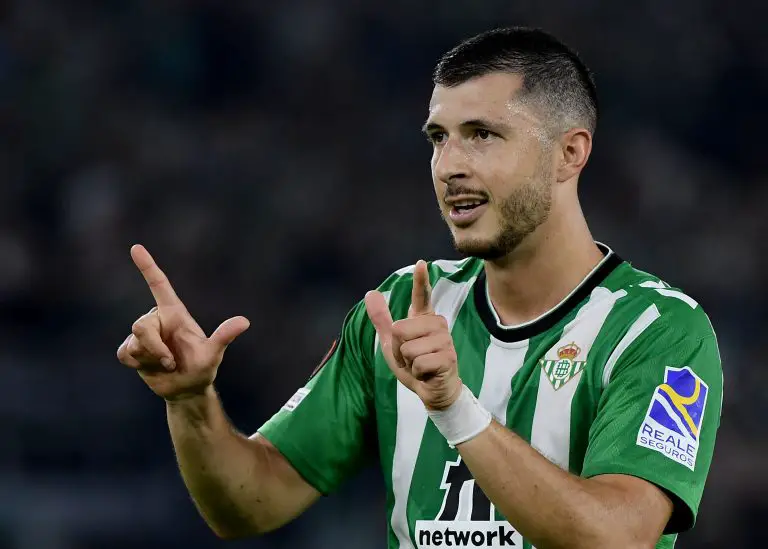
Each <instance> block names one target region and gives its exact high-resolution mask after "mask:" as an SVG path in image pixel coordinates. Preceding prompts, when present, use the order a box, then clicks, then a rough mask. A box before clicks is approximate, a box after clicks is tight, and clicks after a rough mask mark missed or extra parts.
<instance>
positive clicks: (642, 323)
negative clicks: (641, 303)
mask: <svg viewBox="0 0 768 549" xmlns="http://www.w3.org/2000/svg"><path fill="white" fill-rule="evenodd" d="M660 316H661V313H660V312H659V309H658V308H657V307H656V305H651V306H650V307H648V308H647V309H646V310H645V311H643V314H641V315H640V316H639V317H637V320H635V321H634V322H633V323H632V326H630V327H629V330H627V333H626V334H624V337H622V338H621V341H619V344H618V345H616V348H615V349H614V350H613V352H612V353H611V356H609V357H608V361H607V362H606V363H605V367H604V368H603V388H605V387H607V386H608V382H609V381H611V374H612V373H613V368H614V366H616V363H617V362H618V361H619V359H620V358H621V355H622V354H623V353H624V351H626V350H627V347H629V346H630V345H632V343H633V342H634V341H635V340H636V339H637V338H638V337H640V335H641V334H642V333H643V332H644V331H645V330H646V329H647V328H648V326H650V325H651V324H653V323H654V322H655V321H656V319H657V318H659V317H660Z"/></svg>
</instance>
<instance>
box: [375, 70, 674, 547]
mask: <svg viewBox="0 0 768 549" xmlns="http://www.w3.org/2000/svg"><path fill="white" fill-rule="evenodd" d="M521 84H522V80H521V78H520V77H519V76H517V75H514V74H506V73H492V74H488V75H485V76H482V77H479V78H475V79H473V80H470V81H468V82H465V83H463V84H460V85H458V86H455V87H442V86H437V87H436V88H435V90H434V93H433V95H432V101H431V102H430V109H429V118H428V120H427V123H426V124H425V131H426V133H427V135H428V136H429V138H430V140H431V142H432V143H433V155H432V179H433V183H434V187H435V192H436V195H437V198H438V203H439V205H440V209H441V212H442V214H443V217H444V218H445V219H446V222H447V224H448V227H449V229H450V230H451V233H452V235H453V239H454V242H455V245H456V248H457V249H458V250H459V251H461V252H463V253H466V254H467V255H473V256H476V257H481V258H483V259H484V260H485V269H486V274H487V279H488V291H489V295H490V299H491V303H492V305H493V306H494V308H495V309H496V311H497V313H498V315H499V317H500V319H501V320H502V322H504V323H505V324H508V325H509V324H517V323H522V322H526V321H530V320H533V319H535V318H536V317H538V316H540V315H541V314H543V313H545V312H546V311H548V310H550V309H551V308H552V307H554V306H555V305H557V304H558V303H559V302H560V301H561V300H562V299H563V298H564V297H565V296H566V295H568V293H569V292H570V291H571V290H572V289H573V288H575V287H576V286H577V285H578V284H579V283H580V282H581V280H583V278H584V277H585V276H586V274H588V273H589V272H590V271H591V270H592V269H593V268H594V267H595V266H596V265H597V263H598V262H599V261H600V260H601V259H602V254H601V253H600V251H599V249H598V248H597V246H596V245H595V243H594V240H593V238H592V236H591V234H590V232H589V229H588V227H587V224H586V221H585V219H584V216H583V214H582V212H581V208H580V206H579V201H578V196H577V183H578V177H579V174H580V173H581V171H582V169H583V168H584V166H585V164H586V162H587V160H588V158H589V154H590V152H591V147H592V138H591V135H590V133H589V132H588V131H587V130H585V129H583V128H573V129H569V130H568V131H564V132H555V131H553V130H552V128H549V127H547V126H546V125H545V124H544V123H543V122H542V119H541V117H539V116H537V112H536V109H535V105H531V104H530V103H529V102H527V101H526V98H521V97H519V91H520V88H521ZM458 195H461V196H472V197H483V198H485V199H487V201H488V203H487V205H486V206H485V207H484V210H483V212H482V214H481V215H480V217H478V218H477V219H475V220H474V221H473V222H472V223H469V224H463V223H462V224H457V223H454V222H453V221H452V220H451V216H450V210H451V205H450V204H449V202H450V199H451V198H454V199H455V198H456V196H458ZM430 291H431V289H430V286H429V277H428V274H427V268H426V263H424V262H423V261H420V262H419V263H417V265H416V268H415V271H414V279H413V293H412V297H411V299H412V303H411V308H410V312H409V315H408V318H406V319H403V320H398V321H397V322H393V320H392V317H391V315H390V313H389V309H388V307H387V304H386V302H385V301H384V297H383V296H382V295H381V294H380V293H379V292H369V293H368V294H367V295H366V298H365V304H366V308H367V310H368V315H369V317H370V319H371V321H372V322H373V324H374V326H375V327H376V331H377V332H378V334H379V337H380V340H381V345H382V350H383V352H384V356H385V358H386V360H387V363H388V365H389V367H390V369H391V370H392V371H393V373H394V374H395V376H396V377H397V378H398V380H399V381H400V382H401V383H403V385H405V386H406V387H408V388H409V389H410V390H412V391H413V392H414V393H416V394H417V395H418V396H419V398H420V399H421V400H422V402H424V405H425V406H426V407H427V408H428V409H433V410H441V409H444V408H447V407H448V406H450V405H451V404H453V403H454V402H455V401H456V399H457V398H458V395H459V393H460V391H461V388H462V383H461V380H460V379H459V376H458V365H457V358H456V351H455V348H454V346H453V340H452V337H451V335H450V332H449V330H448V326H447V323H446V322H445V319H443V318H442V317H440V316H438V315H436V314H435V313H434V311H433V310H432V308H431V305H430V299H429V294H430ZM457 449H458V451H459V453H460V454H461V456H462V458H463V460H464V461H465V463H466V464H467V466H468V467H469V469H470V471H471V472H472V474H473V476H474V478H475V479H476V481H477V483H478V484H479V485H480V487H481V488H482V489H483V491H484V492H485V494H486V495H487V496H488V498H489V499H490V500H491V501H492V502H493V503H494V505H495V506H496V507H497V508H498V509H499V510H500V511H501V512H502V513H503V515H504V516H505V517H506V518H507V520H509V522H510V523H511V524H512V525H513V526H515V527H516V528H517V529H518V530H519V531H520V532H521V533H522V534H523V536H525V537H526V538H527V539H529V540H531V541H532V542H533V543H534V544H535V545H536V547H538V548H539V549H544V548H558V547H585V548H587V547H590V548H591V547H630V548H635V547H654V546H655V544H656V542H657V541H658V539H659V537H660V536H661V534H662V531H663V529H664V526H665V525H666V524H667V522H668V521H669V518H670V516H671V513H672V502H671V500H670V499H669V498H668V497H667V496H666V495H665V494H664V493H663V492H662V491H661V490H659V489H658V488H657V487H655V486H654V485H652V484H650V483H648V482H646V481H643V480H641V479H638V478H635V477H630V476H626V475H602V476H598V477H594V478H591V479H582V478H580V477H577V476H575V475H571V474H570V473H568V472H565V471H563V470H561V469H560V468H558V467H557V466H555V465H553V464H552V463H551V462H549V461H548V460H547V459H546V458H544V457H543V456H541V455H540V454H539V453H538V452H537V451H536V450H534V449H533V448H532V447H531V446H530V445H529V444H528V443H526V442H525V441H524V440H523V439H521V438H520V437H518V436H517V435H516V434H514V433H513V432H512V431H510V430H508V429H506V428H505V427H504V426H502V425H500V424H498V423H496V422H495V421H494V422H492V423H491V425H490V426H489V427H488V428H487V429H485V430H484V431H483V432H482V433H481V434H479V435H478V436H476V437H475V438H473V439H471V440H469V441H467V442H464V443H462V444H459V445H458V446H457Z"/></svg>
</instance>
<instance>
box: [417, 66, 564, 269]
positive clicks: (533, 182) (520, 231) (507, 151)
mask: <svg viewBox="0 0 768 549" xmlns="http://www.w3.org/2000/svg"><path fill="white" fill-rule="evenodd" d="M521 84H522V79H521V77H520V76H519V75H515V74H509V73H502V72H495V73H490V74H487V75H484V76H481V77H477V78H473V79H472V80H469V81H467V82H464V83H462V84H459V85H458V86H453V87H450V88H447V87H443V86H439V85H438V86H435V89H434V91H433V93H432V100H431V101H430V104H429V118H428V120H427V123H426V124H425V131H426V133H427V135H428V136H429V138H430V141H431V142H432V144H433V153H432V181H433V183H434V186H435V193H436V194H437V199H438V202H439V205H440V211H441V213H442V215H443V218H444V219H445V221H446V223H447V224H448V227H449V228H450V230H451V233H452V235H453V240H454V243H455V246H456V249H457V250H458V251H459V252H461V253H463V254H465V255H469V256H474V257H479V258H482V259H490V260H493V259H499V258H501V257H504V256H505V255H507V254H509V253H510V252H511V251H513V250H514V249H515V248H516V247H517V246H518V244H520V242H522V241H523V239H525V237H526V236H528V235H529V234H531V233H533V232H534V231H535V230H536V228H537V227H539V226H540V225H541V224H542V223H544V222H545V221H546V220H547V217H548V215H549V212H550V209H551V205H552V185H553V170H552V166H551V162H552V156H551V150H552V147H551V146H550V141H549V138H548V136H547V134H546V132H545V130H544V124H543V123H542V121H541V120H539V118H538V117H537V116H536V115H535V114H534V111H533V110H532V109H530V108H529V107H527V106H526V105H525V104H524V103H523V102H522V101H520V100H519V99H516V93H517V91H518V90H519V89H520V87H521Z"/></svg>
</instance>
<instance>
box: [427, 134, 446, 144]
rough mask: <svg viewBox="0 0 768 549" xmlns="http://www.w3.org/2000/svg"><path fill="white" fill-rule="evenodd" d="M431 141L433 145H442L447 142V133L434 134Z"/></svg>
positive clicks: (430, 136)
mask: <svg viewBox="0 0 768 549" xmlns="http://www.w3.org/2000/svg"><path fill="white" fill-rule="evenodd" d="M429 140H430V141H431V142H432V143H442V142H443V141H445V132H432V133H431V134H429Z"/></svg>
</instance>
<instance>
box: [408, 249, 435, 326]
mask: <svg viewBox="0 0 768 549" xmlns="http://www.w3.org/2000/svg"><path fill="white" fill-rule="evenodd" d="M431 294H432V286H430V284H429V272H428V271H427V262H426V261H424V260H423V259H420V260H419V261H418V262H417V263H416V267H415V268H414V270H413V290H412V291H411V312H412V313H413V314H415V315H424V314H429V313H431V312H432V304H431Z"/></svg>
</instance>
